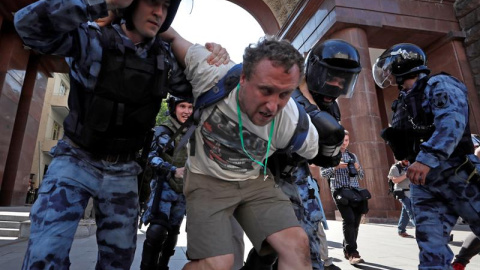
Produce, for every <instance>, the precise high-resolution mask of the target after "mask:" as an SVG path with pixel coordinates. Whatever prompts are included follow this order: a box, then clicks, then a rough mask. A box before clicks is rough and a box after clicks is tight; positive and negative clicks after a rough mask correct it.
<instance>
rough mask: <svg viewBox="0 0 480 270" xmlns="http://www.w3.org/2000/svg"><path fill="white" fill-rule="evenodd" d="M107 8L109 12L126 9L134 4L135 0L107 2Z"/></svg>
mask: <svg viewBox="0 0 480 270" xmlns="http://www.w3.org/2000/svg"><path fill="white" fill-rule="evenodd" d="M105 2H106V3H107V8H108V9H109V10H113V9H118V8H126V7H128V6H130V4H132V2H133V0H106V1H105Z"/></svg>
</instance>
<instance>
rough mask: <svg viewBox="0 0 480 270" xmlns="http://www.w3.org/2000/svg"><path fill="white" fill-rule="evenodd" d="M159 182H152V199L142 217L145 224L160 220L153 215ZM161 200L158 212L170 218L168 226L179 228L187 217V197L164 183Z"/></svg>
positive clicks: (149, 200)
mask: <svg viewBox="0 0 480 270" xmlns="http://www.w3.org/2000/svg"><path fill="white" fill-rule="evenodd" d="M158 183H159V181H157V180H152V181H151V182H150V189H151V192H150V198H149V199H148V203H147V210H145V213H144V215H143V217H142V221H143V223H144V224H148V223H150V221H151V220H153V219H156V218H159V216H158V215H155V214H154V213H152V207H153V202H154V197H155V196H154V195H155V193H156V190H157V188H158V185H157V184H158ZM159 195H160V200H158V208H157V209H158V212H160V213H163V214H164V215H165V216H166V217H167V218H168V224H169V225H170V226H178V227H180V225H181V224H182V221H183V218H184V216H185V212H186V211H187V210H186V207H187V206H186V202H185V195H183V193H177V192H175V191H174V190H173V189H172V188H171V187H170V185H169V184H168V182H166V181H165V182H163V183H162V191H161V192H160V193H159Z"/></svg>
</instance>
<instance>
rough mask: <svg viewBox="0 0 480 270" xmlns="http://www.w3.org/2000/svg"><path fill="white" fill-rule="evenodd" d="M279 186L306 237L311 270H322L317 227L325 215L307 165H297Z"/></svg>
mask: <svg viewBox="0 0 480 270" xmlns="http://www.w3.org/2000/svg"><path fill="white" fill-rule="evenodd" d="M279 185H280V186H281V188H282V190H283V192H284V193H285V194H286V195H287V196H288V197H289V198H290V201H291V202H292V205H293V208H294V210H295V215H296V216H297V219H298V221H299V222H300V225H301V226H302V227H303V229H304V230H305V232H306V233H307V235H308V239H309V243H310V257H311V259H312V269H314V270H317V269H323V263H322V260H321V256H320V253H321V248H322V247H321V244H320V238H319V234H318V227H319V225H320V222H322V221H324V220H325V214H324V212H323V207H322V205H321V201H320V194H319V192H318V186H317V183H316V181H315V179H313V178H312V176H311V175H310V169H309V167H308V164H307V163H301V164H299V166H298V167H297V168H296V169H295V171H294V172H293V173H292V176H291V178H290V179H282V180H281V181H279ZM320 226H321V225H320Z"/></svg>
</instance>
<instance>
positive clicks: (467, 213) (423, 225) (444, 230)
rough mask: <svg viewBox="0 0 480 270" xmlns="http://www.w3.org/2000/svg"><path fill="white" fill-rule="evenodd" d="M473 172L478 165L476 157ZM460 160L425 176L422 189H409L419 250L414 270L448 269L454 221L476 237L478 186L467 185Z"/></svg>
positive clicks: (479, 214) (479, 207) (479, 224)
mask: <svg viewBox="0 0 480 270" xmlns="http://www.w3.org/2000/svg"><path fill="white" fill-rule="evenodd" d="M472 158H473V159H474V160H476V167H477V170H478V171H480V161H479V160H478V158H476V157H472ZM461 163H462V160H449V161H446V162H441V163H440V165H439V166H438V167H437V168H433V169H432V170H431V171H430V172H429V173H428V175H427V178H426V183H425V185H413V184H412V185H411V188H410V191H411V200H412V202H413V211H414V213H415V223H416V238H417V244H418V247H419V248H420V255H419V258H420V264H419V267H418V269H422V270H423V269H442V270H443V269H450V263H451V261H452V259H453V252H452V250H451V249H450V248H449V246H448V242H449V240H450V233H451V231H452V228H453V226H455V224H456V222H457V219H458V217H459V216H460V217H462V218H463V219H464V220H465V221H466V222H467V223H468V224H469V225H470V228H471V229H472V231H473V232H474V233H475V234H476V235H477V236H480V192H479V187H480V183H471V182H468V181H467V179H468V174H467V172H466V171H465V170H462V169H461V167H460V169H457V168H458V166H459V165H460V164H461Z"/></svg>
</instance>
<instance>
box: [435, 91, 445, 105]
mask: <svg viewBox="0 0 480 270" xmlns="http://www.w3.org/2000/svg"><path fill="white" fill-rule="evenodd" d="M433 105H434V106H435V107H437V108H443V107H445V106H447V105H448V95H447V93H446V92H440V93H436V94H435V95H434V96H433Z"/></svg>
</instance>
